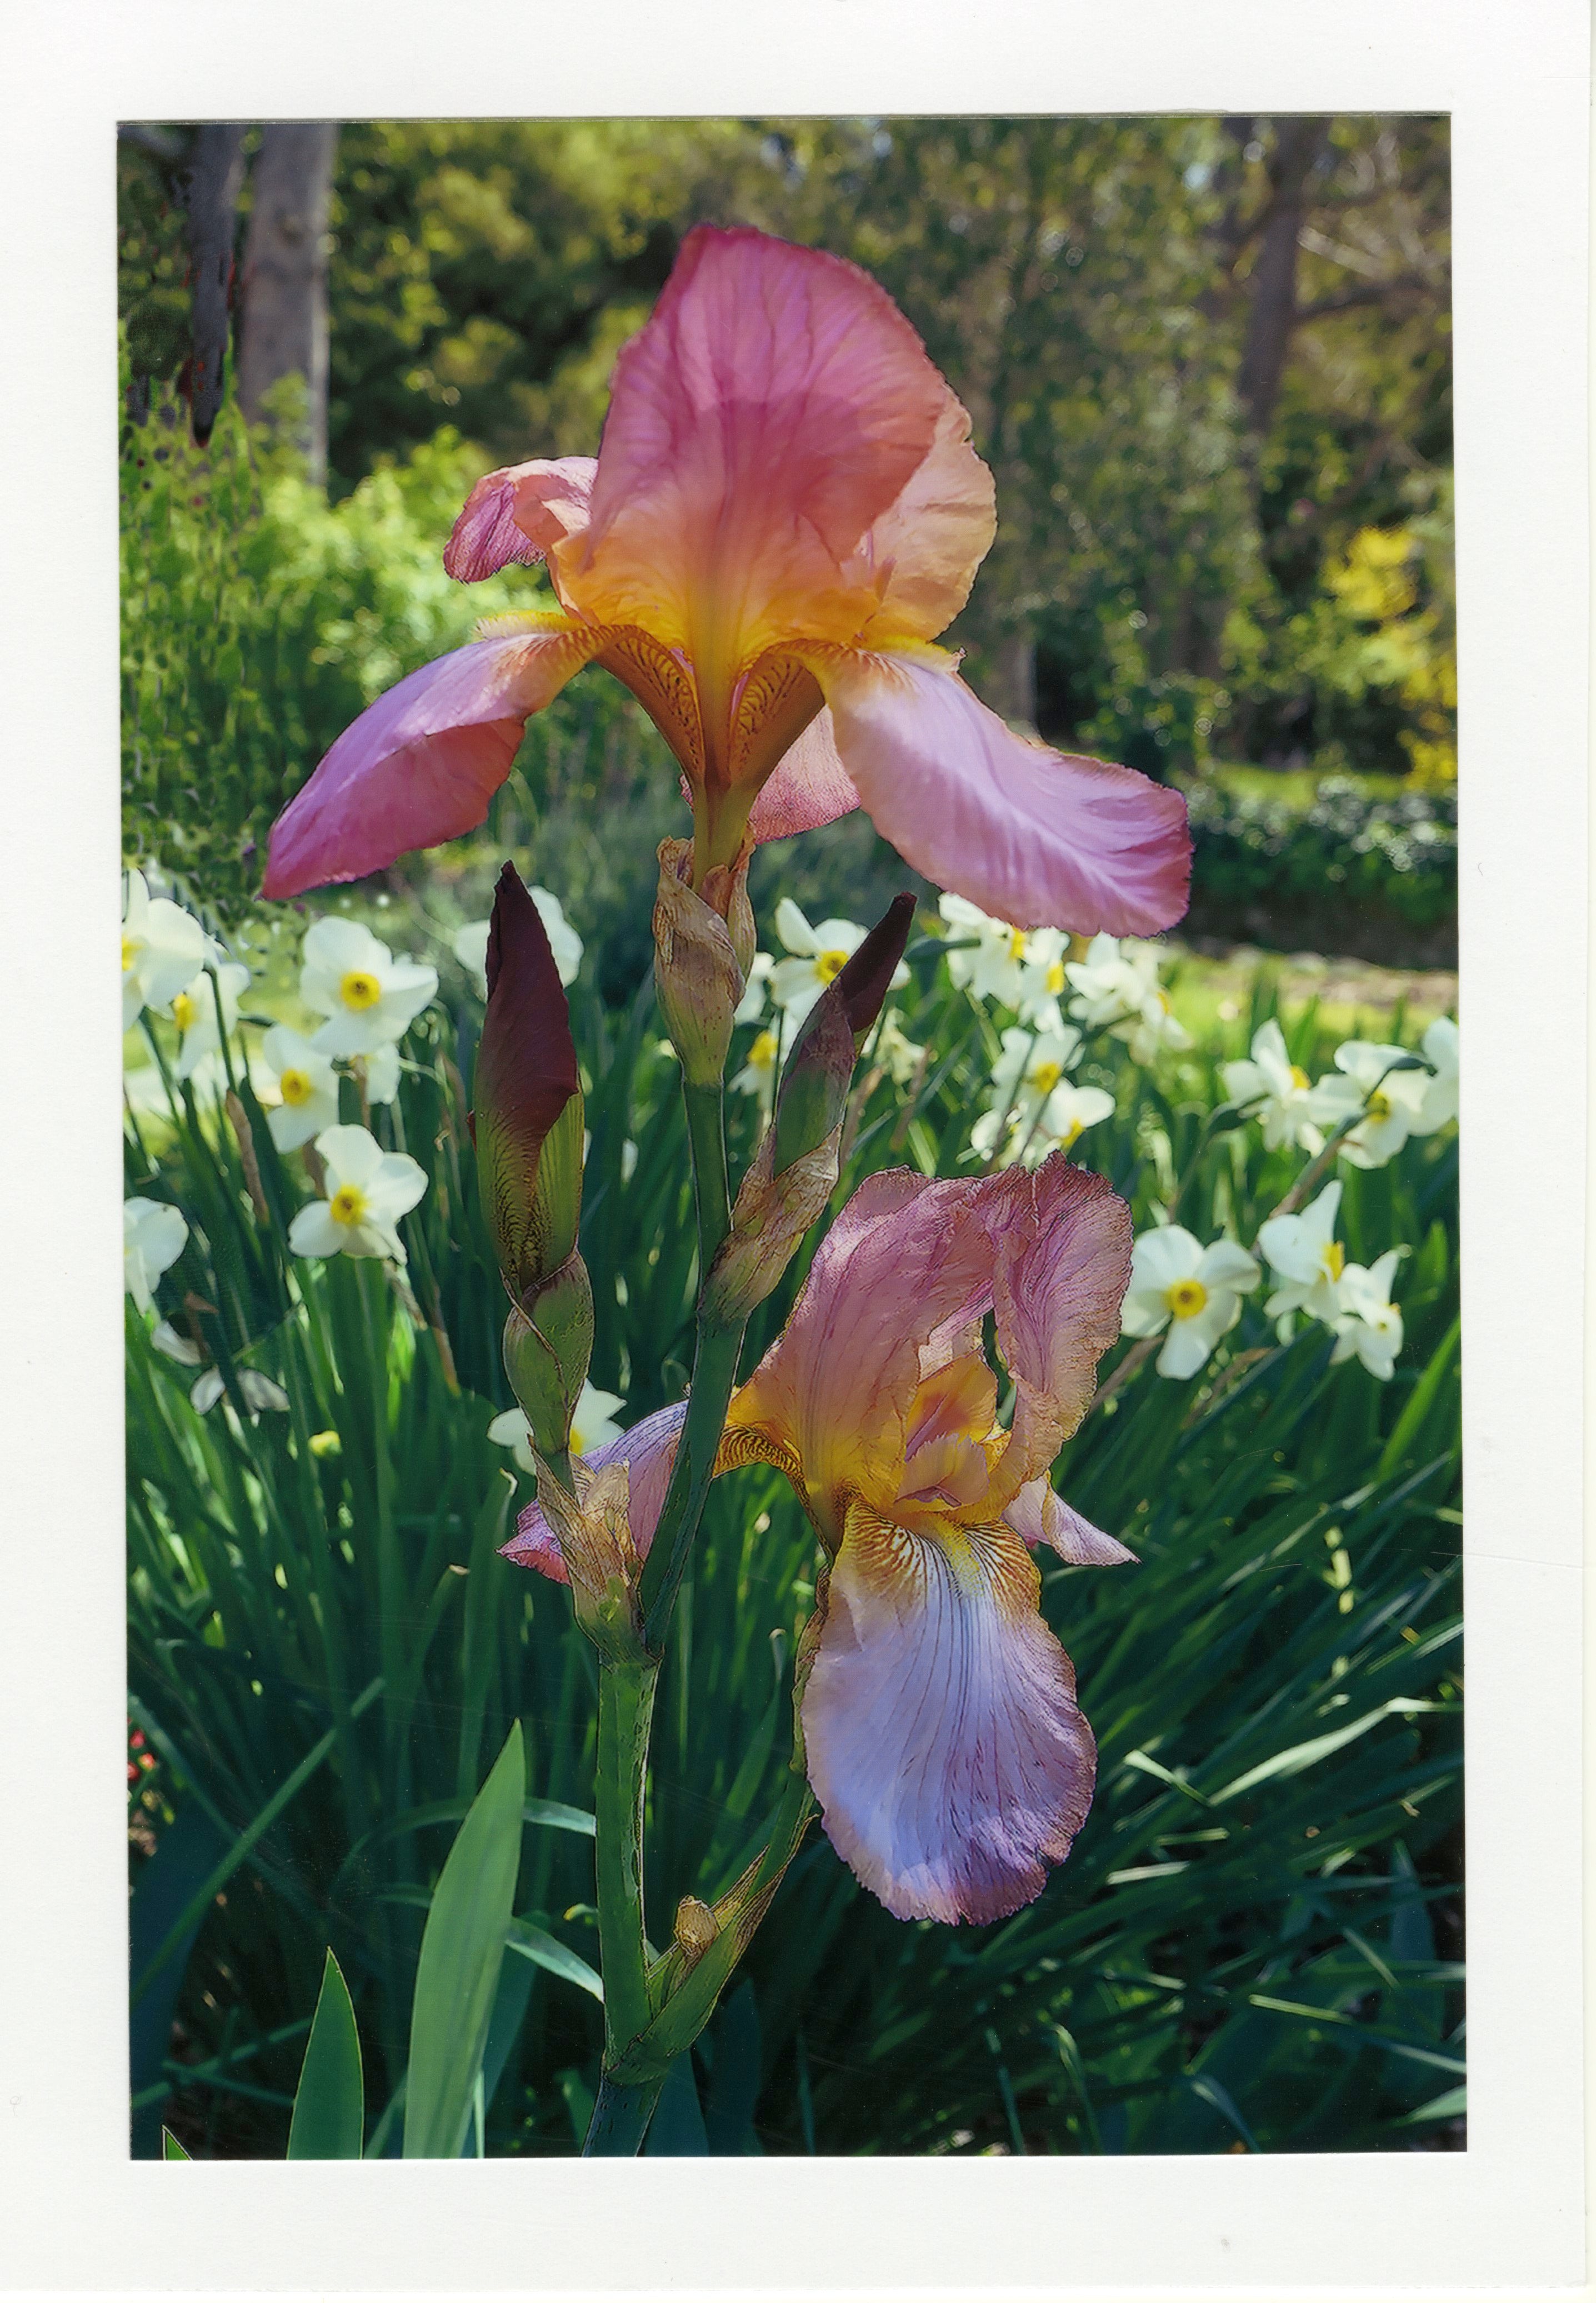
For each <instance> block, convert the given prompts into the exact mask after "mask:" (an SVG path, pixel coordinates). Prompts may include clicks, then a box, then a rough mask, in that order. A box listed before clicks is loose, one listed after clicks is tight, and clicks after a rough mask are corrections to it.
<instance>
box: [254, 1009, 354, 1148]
mask: <svg viewBox="0 0 1596 2303" xmlns="http://www.w3.org/2000/svg"><path fill="white" fill-rule="evenodd" d="M260 1052H261V1054H262V1056H263V1057H264V1058H265V1059H266V1062H267V1063H268V1064H269V1065H270V1066H271V1067H272V1071H273V1074H274V1080H275V1086H276V1092H277V1096H278V1098H279V1101H277V1102H276V1103H274V1105H273V1107H272V1109H270V1110H269V1111H268V1112H267V1113H266V1126H267V1127H268V1128H269V1129H270V1131H271V1137H272V1141H273V1143H274V1144H275V1145H276V1147H277V1149H278V1151H298V1149H299V1147H300V1144H301V1143H309V1142H310V1140H311V1138H312V1136H316V1135H320V1134H321V1132H322V1130H323V1128H324V1127H334V1126H337V1124H338V1075H337V1073H336V1072H335V1071H334V1069H333V1059H332V1058H331V1057H330V1056H324V1055H323V1053H322V1051H321V1050H320V1049H319V1048H316V1047H312V1045H311V1044H310V1042H309V1041H308V1040H306V1039H302V1038H301V1037H300V1033H298V1032H291V1031H290V1030H289V1028H288V1026H287V1025H286V1024H274V1025H273V1026H272V1028H271V1030H270V1031H269V1032H268V1033H266V1037H265V1039H264V1040H263V1041H262V1042H261V1043H260Z"/></svg>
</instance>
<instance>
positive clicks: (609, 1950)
mask: <svg viewBox="0 0 1596 2303" xmlns="http://www.w3.org/2000/svg"><path fill="white" fill-rule="evenodd" d="M658 1682H659V1666H658V1665H657V1664H654V1663H641V1664H633V1663H627V1664H622V1663H611V1662H608V1661H605V1662H602V1663H601V1664H600V1665H599V1671H598V1773H597V1783H596V1785H595V1798H594V1820H595V1864H596V1870H597V1879H598V1940H599V1952H600V1957H601V1960H602V1961H603V1967H604V2033H605V2052H604V2066H605V2069H606V2071H607V2070H608V2069H609V2067H610V2066H611V2065H612V2063H614V2062H615V2061H616V2060H617V2059H618V2058H619V2056H620V2055H621V2054H622V2053H623V2052H624V2051H625V2049H626V2047H627V2046H628V2044H629V2042H630V2041H631V2040H633V2039H635V2038H637V2037H638V2035H639V2033H641V2032H642V2031H644V2030H646V2029H647V2026H648V2021H649V2018H650V2016H651V2014H652V2012H653V2010H652V2008H651V2006H650V2004H649V1998H648V1946H647V1943H646V1937H645V1935H644V1918H643V1788H644V1778H645V1776H646V1771H647V1767H648V1730H649V1725H650V1722H651V1721H652V1719H653V1717H654V1689H655V1687H656V1686H657V1684H658Z"/></svg>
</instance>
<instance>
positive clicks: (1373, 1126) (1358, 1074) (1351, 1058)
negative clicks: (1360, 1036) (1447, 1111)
mask: <svg viewBox="0 0 1596 2303" xmlns="http://www.w3.org/2000/svg"><path fill="white" fill-rule="evenodd" d="M1406 1058H1407V1050H1406V1048H1398V1047H1394V1046H1391V1045H1389V1044H1388V1043H1386V1042H1380V1041H1372V1040H1344V1041H1343V1042H1341V1045H1340V1046H1339V1047H1338V1049H1337V1050H1336V1069H1335V1071H1334V1072H1330V1073H1327V1074H1326V1075H1325V1076H1324V1078H1323V1079H1322V1080H1321V1081H1319V1083H1318V1084H1317V1085H1316V1086H1315V1088H1314V1090H1313V1117H1314V1118H1315V1119H1317V1120H1320V1121H1321V1122H1322V1124H1323V1125H1325V1126H1327V1127H1336V1126H1340V1124H1341V1122H1342V1121H1343V1120H1345V1119H1347V1118H1349V1117H1350V1115H1351V1114H1352V1113H1353V1112H1355V1111H1357V1110H1359V1109H1361V1108H1362V1107H1363V1106H1364V1105H1365V1104H1366V1105H1367V1107H1368V1110H1367V1114H1366V1116H1365V1117H1364V1118H1362V1119H1360V1120H1359V1122H1358V1124H1357V1126H1355V1127H1354V1128H1352V1129H1350V1130H1349V1131H1348V1132H1347V1135H1344V1136H1343V1137H1342V1138H1341V1142H1340V1144H1339V1145H1338V1150H1339V1151H1340V1153H1341V1155H1342V1157H1343V1158H1344V1159H1347V1160H1350V1161H1351V1162H1352V1164H1353V1166H1354V1167H1355V1168H1383V1167H1384V1166H1385V1163H1386V1161H1387V1160H1390V1159H1393V1158H1394V1157H1395V1155H1396V1154H1397V1153H1398V1151H1401V1149H1402V1146H1403V1145H1404V1144H1405V1143H1406V1141H1407V1139H1408V1137H1409V1136H1410V1135H1414V1134H1415V1133H1417V1132H1418V1131H1417V1130H1416V1128H1415V1126H1414V1122H1415V1121H1416V1120H1417V1119H1418V1118H1420V1116H1421V1110H1422V1107H1423V1100H1424V1090H1425V1086H1426V1081H1425V1079H1424V1076H1423V1074H1422V1073H1420V1072H1416V1071H1398V1072H1394V1071H1392V1070H1391V1068H1390V1067H1391V1066H1392V1065H1393V1064H1394V1063H1397V1062H1398V1061H1403V1060H1406Z"/></svg>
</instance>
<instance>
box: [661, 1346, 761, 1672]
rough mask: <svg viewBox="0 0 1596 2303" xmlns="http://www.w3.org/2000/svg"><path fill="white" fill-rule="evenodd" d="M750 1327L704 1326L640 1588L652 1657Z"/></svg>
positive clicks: (700, 1510)
mask: <svg viewBox="0 0 1596 2303" xmlns="http://www.w3.org/2000/svg"><path fill="white" fill-rule="evenodd" d="M745 1325H746V1322H745V1321H743V1320H736V1321H735V1322H734V1323H733V1324H732V1325H731V1326H730V1327H722V1326H720V1325H718V1324H716V1323H714V1322H711V1321H707V1320H705V1321H701V1322H700V1323H699V1328H698V1348H697V1352H696V1354H694V1359H693V1388H692V1390H691V1392H690V1393H689V1395H688V1413H687V1421H686V1422H685V1423H684V1424H683V1425H682V1430H681V1438H680V1443H679V1444H678V1447H677V1450H676V1461H675V1463H674V1464H672V1466H671V1484H670V1486H669V1488H668V1489H666V1491H665V1502H664V1507H663V1510H662V1511H661V1513H660V1517H659V1524H658V1526H657V1527H656V1528H655V1529H654V1541H653V1544H652V1546H651V1547H650V1549H649V1554H648V1557H647V1559H646V1561H645V1563H644V1567H643V1578H642V1582H641V1584H640V1586H639V1588H638V1599H639V1600H640V1602H641V1605H642V1609H643V1639H644V1642H645V1644H646V1647H647V1648H648V1649H649V1652H650V1653H651V1654H652V1655H655V1656H658V1655H661V1654H663V1649H664V1641H665V1632H666V1631H667V1629H668V1628H669V1625H670V1622H671V1608H672V1607H674V1606H675V1604H676V1594H677V1592H678V1591H679V1590H680V1588H681V1579H682V1577H683V1575H684V1574H685V1573H687V1565H688V1558H689V1556H690V1555H691V1553H692V1548H693V1539H694V1537H695V1536H696V1535H697V1532H698V1522H699V1521H700V1519H701V1518H702V1517H703V1515H704V1504H705V1497H707V1496H708V1494H709V1483H710V1481H711V1480H713V1479H714V1469H715V1457H716V1455H718V1454H719V1452H720V1446H721V1434H722V1431H723V1430H725V1428H726V1409H727V1407H728V1405H729V1404H730V1398H731V1393H732V1388H733V1387H734V1385H735V1384H736V1381H737V1358H738V1354H739V1351H740V1350H741V1349H742V1340H743V1329H744V1327H745Z"/></svg>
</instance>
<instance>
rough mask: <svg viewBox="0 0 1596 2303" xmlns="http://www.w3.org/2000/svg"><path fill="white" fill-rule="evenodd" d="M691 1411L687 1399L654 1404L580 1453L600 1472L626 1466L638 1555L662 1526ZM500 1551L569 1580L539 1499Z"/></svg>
mask: <svg viewBox="0 0 1596 2303" xmlns="http://www.w3.org/2000/svg"><path fill="white" fill-rule="evenodd" d="M687 1412H688V1404H687V1402H686V1400H685V1399H680V1400H678V1401H677V1402H676V1404H675V1405H674V1406H672V1407H661V1408H656V1409H655V1411H654V1413H653V1414H652V1415H646V1416H644V1418H643V1420H642V1421H641V1422H639V1423H634V1424H633V1425H632V1427H631V1430H629V1431H623V1432H621V1435H620V1437H619V1438H615V1439H606V1440H605V1442H604V1446H603V1447H595V1449H594V1450H593V1453H592V1454H591V1455H585V1456H584V1457H583V1458H582V1461H583V1462H584V1463H585V1464H587V1467H588V1469H589V1471H594V1472H602V1471H603V1470H604V1466H605V1465H606V1464H625V1465H626V1468H627V1511H626V1515H627V1520H628V1523H629V1526H630V1528H631V1531H632V1541H633V1543H634V1544H635V1545H636V1547H637V1552H638V1558H639V1559H646V1558H647V1556H648V1547H649V1545H650V1544H651V1543H652V1542H653V1541H654V1529H655V1528H656V1527H657V1526H658V1525H659V1520H660V1513H661V1512H662V1511H663V1508H664V1503H665V1490H666V1489H667V1488H668V1487H669V1486H670V1484H671V1465H672V1464H674V1463H675V1461H676V1442H677V1439H678V1438H679V1437H680V1432H681V1427H682V1424H683V1422H684V1421H685V1420H686V1417H687ZM500 1550H501V1553H502V1556H503V1557H504V1558H506V1559H513V1560H514V1562H515V1564H516V1565H517V1566H518V1567H536V1569H537V1571H538V1573H540V1574H543V1575H546V1576H548V1577H549V1579H550V1580H551V1582H555V1583H569V1582H570V1576H569V1575H568V1574H567V1573H566V1572H565V1562H564V1560H563V1559H562V1557H561V1556H560V1542H559V1539H558V1537H557V1536H556V1535H555V1533H554V1531H553V1528H552V1527H551V1526H550V1525H549V1523H548V1521H547V1520H546V1519H545V1517H544V1514H543V1513H542V1512H541V1511H540V1510H539V1509H538V1507H537V1506H536V1504H535V1503H532V1504H528V1506H527V1507H526V1509H525V1510H524V1511H523V1512H522V1513H521V1514H520V1516H519V1519H518V1520H517V1521H516V1523H515V1533H514V1534H513V1535H512V1536H511V1539H510V1541H509V1542H508V1543H506V1544H502V1545H501V1546H500Z"/></svg>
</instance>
